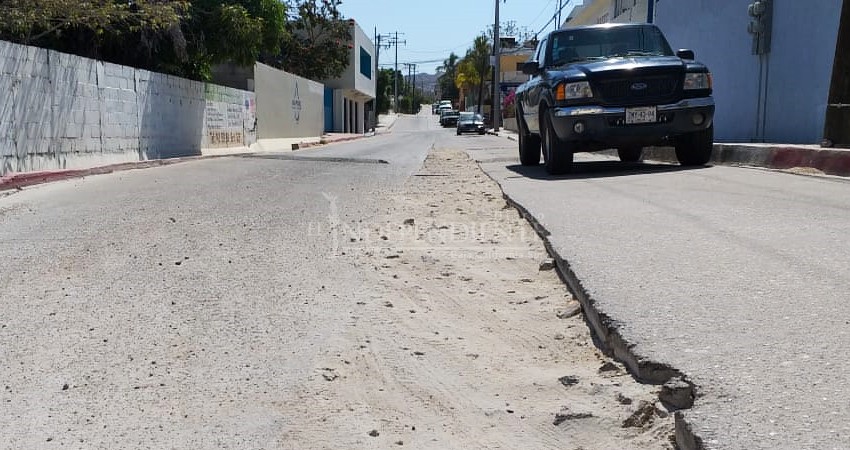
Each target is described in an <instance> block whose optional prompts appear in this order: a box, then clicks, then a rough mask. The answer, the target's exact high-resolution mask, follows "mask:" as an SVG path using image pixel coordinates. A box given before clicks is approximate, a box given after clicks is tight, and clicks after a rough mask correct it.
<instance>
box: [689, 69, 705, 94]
mask: <svg viewBox="0 0 850 450" xmlns="http://www.w3.org/2000/svg"><path fill="white" fill-rule="evenodd" d="M696 89H711V74H710V73H708V72H702V73H686V74H685V90H686V91H687V90H696Z"/></svg>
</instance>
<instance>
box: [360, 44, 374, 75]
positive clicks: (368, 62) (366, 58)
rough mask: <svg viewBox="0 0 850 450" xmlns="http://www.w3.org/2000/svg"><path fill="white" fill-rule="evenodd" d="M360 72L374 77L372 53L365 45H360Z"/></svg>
mask: <svg viewBox="0 0 850 450" xmlns="http://www.w3.org/2000/svg"><path fill="white" fill-rule="evenodd" d="M360 73H362V74H363V76H364V77H366V78H368V79H370V80H371V79H372V55H370V54H369V52H367V51H366V49H365V48H363V47H360Z"/></svg>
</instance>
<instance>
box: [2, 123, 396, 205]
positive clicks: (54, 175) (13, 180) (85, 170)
mask: <svg viewBox="0 0 850 450" xmlns="http://www.w3.org/2000/svg"><path fill="white" fill-rule="evenodd" d="M398 117H399V116H398V115H397V114H381V115H379V116H378V126H377V129H376V130H375V131H374V132H371V131H370V132H367V133H363V134H359V133H357V134H353V133H327V134H324V135H322V136H321V137H300V138H287V139H262V140H260V141H258V142H257V143H255V144H252V145H251V146H250V147H230V148H220V149H218V148H212V149H202V150H201V154H200V155H197V156H186V157H179V158H169V159H151V160H145V161H132V162H123V163H118V164H107V165H102V166H95V167H82V168H74V169H60V170H45V171H37V172H20V173H10V174H7V175H5V176H2V177H0V192H3V191H8V190H12V189H21V188H23V187H26V186H32V185H36V184H43V183H50V182H54V181H61V180H67V179H72V178H81V177H86V176H90V175H103V174H108V173H112V172H118V171H123V170H133V169H146V168H150V167H159V166H166V165H171V164H178V163H183V162H187V161H197V160H200V159H211V158H223V157H228V156H238V155H245V154H254V153H270V152H289V151H296V150H303V149H307V148H313V147H319V146H323V145H327V144H334V143H339V142H348V141H353V140H357V139H363V138H366V137H371V136H375V135H376V134H383V133H389V132H390V131H391V130H392V127H393V126H394V125H395V123H396V120H397V119H398Z"/></svg>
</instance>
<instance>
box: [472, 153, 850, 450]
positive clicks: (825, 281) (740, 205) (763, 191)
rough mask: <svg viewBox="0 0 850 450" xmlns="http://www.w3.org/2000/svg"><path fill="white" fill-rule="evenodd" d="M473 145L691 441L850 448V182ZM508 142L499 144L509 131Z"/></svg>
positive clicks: (695, 445) (606, 333)
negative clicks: (533, 159)
mask: <svg viewBox="0 0 850 450" xmlns="http://www.w3.org/2000/svg"><path fill="white" fill-rule="evenodd" d="M504 142H505V148H500V149H495V148H490V149H482V150H476V151H470V153H471V154H472V155H473V157H474V158H475V159H476V160H478V161H481V167H482V168H483V169H484V170H485V172H487V174H488V175H490V176H491V177H492V178H493V179H495V180H497V181H498V182H499V183H500V185H501V187H502V189H503V190H504V192H505V194H506V196H507V197H508V198H509V199H510V201H511V203H512V204H514V205H516V206H517V207H519V208H520V209H522V210H523V211H524V213H525V214H526V215H527V216H528V217H529V218H530V220H531V221H532V222H534V223H535V225H536V226H537V227H539V229H540V230H541V231H542V233H543V235H545V236H546V241H547V245H548V246H549V247H550V248H551V249H552V252H553V254H554V255H556V256H557V259H558V261H559V265H560V266H561V267H562V268H563V269H564V273H565V274H566V278H567V280H568V282H569V283H570V285H571V287H572V292H575V293H576V295H577V296H578V297H579V300H580V301H581V303H582V304H583V305H585V306H589V307H588V308H587V309H588V310H589V311H588V322H590V323H591V324H592V326H593V327H594V329H595V331H596V334H597V336H599V337H600V339H601V340H603V341H604V342H605V345H604V347H606V348H609V349H610V350H611V351H612V352H613V353H615V354H616V355H617V356H618V359H619V360H621V361H623V362H624V363H626V364H627V365H628V366H629V367H630V369H631V371H632V373H634V374H636V376H637V377H638V378H640V379H643V380H645V381H649V382H652V383H659V384H663V386H662V391H661V392H660V394H661V398H662V400H664V401H665V403H667V404H668V405H672V406H673V407H674V408H676V409H679V410H678V411H677V412H676V434H677V444H678V445H679V446H680V447H681V448H682V449H683V450H690V449H724V450H738V449H740V450H745V449H746V450H750V449H788V450H799V449H850V402H848V401H847V396H848V389H847V386H848V385H850V362H848V360H847V358H845V357H844V355H845V353H846V349H847V347H848V346H850V304H848V302H847V301H846V299H847V298H848V297H850V275H848V274H850V258H848V255H850V246H848V244H847V242H848V241H847V236H848V235H849V234H850V200H848V199H850V183H848V181H847V180H846V179H840V178H835V177H823V176H818V177H814V176H800V175H794V174H789V173H783V172H775V171H764V170H757V169H748V168H740V167H699V168H685V167H680V166H674V165H670V164H663V163H657V162H652V161H649V162H644V163H637V164H623V163H620V162H619V161H614V160H612V159H611V158H607V157H603V156H598V155H577V159H576V161H577V162H576V164H575V167H574V171H573V173H572V174H570V175H566V176H561V177H551V176H549V175H547V174H546V172H545V171H544V170H543V169H542V168H539V167H522V166H520V165H519V163H518V161H517V160H516V156H515V155H516V147H515V143H513V142H510V141H508V140H507V139H505V140H504ZM509 142H510V144H513V145H511V146H510V148H507V144H508V143H509Z"/></svg>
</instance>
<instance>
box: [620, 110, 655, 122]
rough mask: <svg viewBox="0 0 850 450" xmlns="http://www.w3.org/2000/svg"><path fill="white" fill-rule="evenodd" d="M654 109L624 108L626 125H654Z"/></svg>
mask: <svg viewBox="0 0 850 450" xmlns="http://www.w3.org/2000/svg"><path fill="white" fill-rule="evenodd" d="M655 121H656V120H655V107H654V106H642V107H640V108H626V125H631V124H635V123H655Z"/></svg>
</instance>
